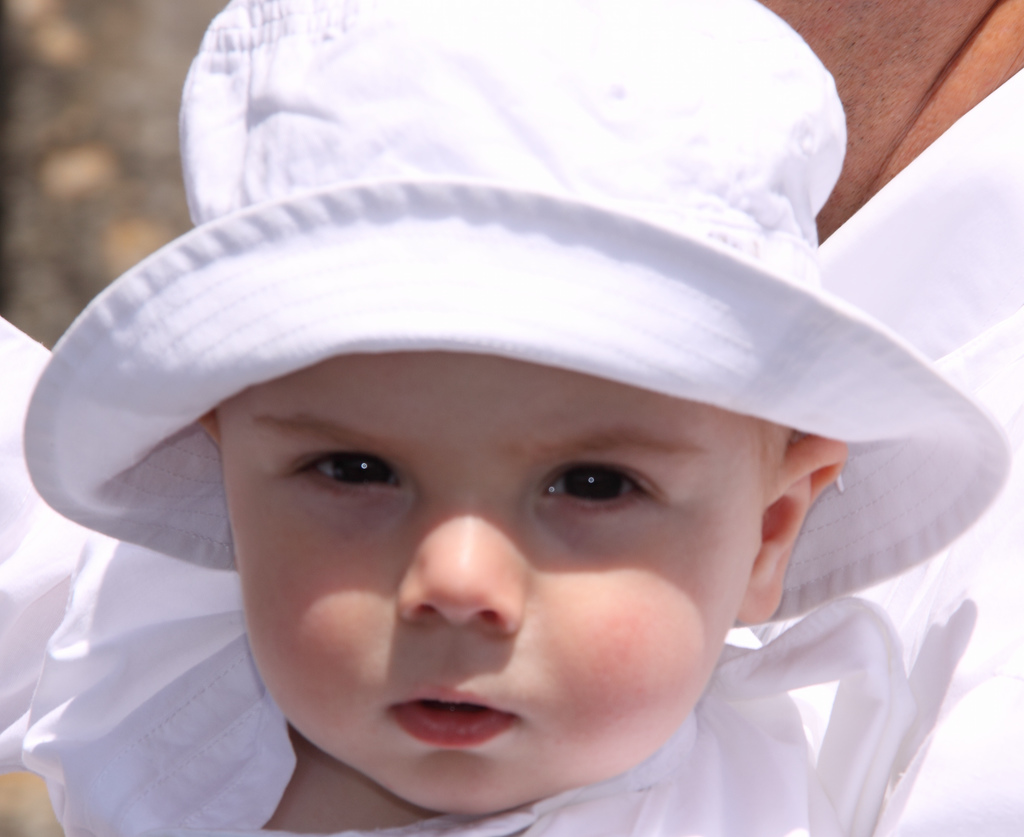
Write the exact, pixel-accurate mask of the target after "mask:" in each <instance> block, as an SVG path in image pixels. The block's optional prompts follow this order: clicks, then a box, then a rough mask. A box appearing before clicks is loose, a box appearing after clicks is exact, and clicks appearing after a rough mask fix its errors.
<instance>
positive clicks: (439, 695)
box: [208, 353, 799, 813]
mask: <svg viewBox="0 0 1024 837" xmlns="http://www.w3.org/2000/svg"><path fill="white" fill-rule="evenodd" d="M208 426H211V427H212V429H213V433H214V435H215V437H217V438H218V440H219V444H220V446H221V453H222V458H223V464H224V475H225V481H226V486H227V491H228V500H229V507H230V513H231V521H232V526H233V529H234V537H235V545H236V550H237V557H236V561H237V567H238V572H239V574H240V576H241V580H242V586H243V591H244V599H245V612H246V619H247V622H248V630H249V636H250V639H251V643H252V648H253V652H254V654H255V658H256V661H257V664H258V666H259V669H260V671H261V673H262V675H263V678H264V680H265V681H266V684H267V686H268V688H269V689H270V692H271V694H272V695H273V696H274V698H275V699H276V701H277V703H278V705H279V706H280V707H281V709H282V710H283V711H284V713H285V715H286V716H287V717H288V719H289V721H290V722H291V724H292V725H293V726H294V727H295V728H296V729H297V730H298V731H299V732H300V733H301V734H302V735H303V736H304V737H305V738H306V739H308V740H309V741H310V742H312V743H313V744H315V745H316V746H317V747H318V748H320V749H321V750H323V751H324V752H325V753H326V754H328V755H329V756H331V757H333V759H337V760H339V761H340V762H342V763H344V764H346V765H348V766H350V767H352V768H355V770H357V771H359V772H360V773H362V774H363V775H364V776H366V777H369V778H370V779H371V780H372V781H373V782H375V783H378V784H379V785H380V786H382V787H383V788H386V789H387V790H389V791H391V792H392V793H394V794H396V795H397V796H399V797H401V798H402V799H404V800H407V801H408V802H411V803H413V804H414V805H417V806H421V807H423V808H427V809H430V810H433V811H444V812H460V813H484V812H493V811H499V810H503V809H506V808H510V807H513V806H517V805H520V804H522V803H525V802H528V801H531V800H535V799H538V798H541V797H545V796H549V795H551V794H554V793H557V792H559V791H562V790H566V789H568V788H572V787H576V786H580V785H585V784H588V783H591V782H595V781H598V780H601V779H605V778H608V777H611V776H613V775H615V774H617V773H620V772H622V771H624V770H626V769H628V768H630V767H632V766H634V765H636V764H638V763H639V762H640V761H642V760H643V759H644V758H646V757H647V756H649V755H650V754H651V753H653V752H654V751H655V750H656V749H657V748H658V747H659V746H660V745H661V744H662V743H664V742H665V740H666V739H667V738H668V737H669V736H670V735H671V734H672V732H673V731H674V730H675V729H676V728H677V727H678V726H679V725H680V723H681V722H682V721H683V720H684V719H685V717H686V715H687V713H689V712H690V710H691V709H692V708H693V706H694V704H695V703H696V701H697V699H698V698H699V696H700V694H701V691H702V689H703V688H704V686H705V684H706V682H707V680H708V678H709V675H710V673H711V671H712V668H713V666H714V664H715V661H716V658H717V657H718V655H719V652H720V650H721V648H722V644H723V641H724V637H725V635H726V632H727V631H728V630H729V628H730V627H732V626H733V624H734V622H735V620H736V619H737V617H739V618H741V619H748V620H753V619H762V618H766V617H767V616H768V615H770V613H771V610H772V609H773V608H774V600H775V599H773V598H772V597H773V596H774V597H775V598H776V599H777V591H776V590H775V587H777V585H778V579H777V578H776V576H779V577H781V570H780V569H772V568H771V567H769V568H768V569H766V568H765V562H767V561H768V560H769V559H771V560H775V559H776V558H778V559H779V560H781V561H782V562H783V563H784V561H785V556H781V557H780V556H772V555H767V557H766V554H767V553H770V552H771V549H770V548H769V547H766V546H765V545H764V544H763V542H762V541H763V537H762V536H763V534H764V533H765V532H768V535H767V538H768V539H769V540H770V539H771V538H774V537H775V536H776V534H777V532H776V530H777V529H779V523H778V520H777V519H776V518H778V517H779V513H777V512H769V513H768V514H767V516H766V510H769V509H770V508H775V507H777V506H778V503H777V502H776V501H777V500H779V496H780V494H781V493H782V491H783V490H784V489H785V487H783V488H780V487H779V483H780V480H779V479H778V478H777V476H778V475H777V473H776V472H778V471H780V470H782V468H781V465H779V464H778V462H777V461H776V460H778V461H781V460H783V459H785V457H786V452H785V450H786V445H785V443H784V442H780V443H779V444H775V445H772V444H770V443H769V444H768V448H769V451H768V452H767V453H766V438H767V437H768V436H769V435H770V434H771V431H773V430H774V431H778V428H769V427H768V426H767V425H765V424H764V423H763V422H760V421H757V420H755V419H751V418H748V417H744V416H740V415H737V414H734V413H729V412H726V411H723V410H719V409H715V408H712V407H709V406H706V405H702V404H697V403H693V402H687V401H682V400H678V399H673V398H669V397H666V396H661V395H657V394H654V393H651V392H647V391H643V390H639V389H634V388H632V387H628V386H623V385H619V384H615V383H610V382H608V381H605V380H601V379H597V378H592V377H588V376H585V375H581V374H575V373H571V372H565V371H560V370H556V369H552V368H548V367H543V366H536V365H532V364H528V363H521V362H516V361H511V360H503V359H499V358H495V357H487V356H478V355H467V354H448V353H409V354H390V355H356V356H347V357H339V358H335V359H333V360H330V361H327V362H325V363H323V364H320V365H319V366H316V367H312V368H309V369H306V370H303V371H300V372H298V373H296V374H293V375H289V376H287V377H285V378H281V379H278V380H275V381H272V382H271V383H268V384H264V385H261V386H257V387H254V388H252V389H250V390H248V391H246V392H244V393H243V394H241V395H239V396H237V397H235V398H233V399H231V400H230V401H228V402H226V403H224V404H223V405H221V407H220V408H218V410H217V412H216V419H214V420H209V423H208ZM772 448H774V450H775V453H774V454H773V453H772V452H771V450H770V449H772ZM783 481H785V480H783ZM783 500H785V498H783ZM779 502H782V501H779ZM773 503H774V504H775V506H773ZM773 515H774V516H773ZM782 516H783V517H785V514H783V515H782ZM797 525H799V524H798V523H797ZM793 536H794V537H795V533H794V534H793ZM766 585H767V587H769V588H771V589H768V590H767V593H766V591H765V589H763V588H765V587H766ZM772 585H774V587H773V586H772ZM769 600H770V601H769ZM766 602H767V603H766Z"/></svg>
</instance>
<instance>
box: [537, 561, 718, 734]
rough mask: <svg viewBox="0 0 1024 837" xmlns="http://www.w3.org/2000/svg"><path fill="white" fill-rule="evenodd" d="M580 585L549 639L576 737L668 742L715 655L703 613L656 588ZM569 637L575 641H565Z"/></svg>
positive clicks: (683, 598)
mask: <svg viewBox="0 0 1024 837" xmlns="http://www.w3.org/2000/svg"><path fill="white" fill-rule="evenodd" d="M633 582H634V583H630V584H619V585H617V584H610V585H601V586H600V588H598V589H594V588H590V589H588V588H587V587H586V586H583V587H582V589H581V590H580V591H579V596H578V597H574V600H575V602H576V604H575V605H574V606H573V608H572V609H571V611H569V612H568V613H565V614H564V616H565V617H566V618H567V620H571V622H572V625H571V626H568V625H564V623H563V627H562V628H561V629H559V630H556V631H555V632H554V634H553V635H554V636H557V637H558V638H559V640H558V658H559V659H558V661H553V664H554V665H556V666H558V667H559V668H560V669H561V670H560V672H559V674H558V679H559V681H560V682H561V684H562V685H563V687H564V689H565V692H566V694H567V695H568V697H569V700H568V701H567V703H568V705H570V706H572V707H574V713H575V714H574V717H573V718H571V719H569V720H568V723H569V724H570V725H572V726H576V727H578V728H579V732H580V733H581V734H587V733H588V731H589V732H590V733H593V731H594V730H595V729H600V728H602V727H604V728H605V729H610V728H621V729H623V730H628V731H630V732H631V734H638V735H642V734H644V731H645V730H649V731H651V733H652V734H654V735H655V736H657V735H660V734H661V733H664V734H665V736H666V737H667V735H669V734H671V732H672V731H673V730H674V729H675V727H676V726H678V724H679V723H681V722H682V720H683V719H684V718H685V716H686V714H687V713H688V712H689V709H690V708H691V707H692V706H693V704H694V703H695V702H696V700H697V699H698V698H699V696H700V693H701V691H702V690H703V688H704V685H705V682H706V680H707V677H708V675H709V673H710V669H711V666H713V661H714V658H716V657H717V652H716V651H714V650H713V649H711V648H710V647H709V641H708V639H707V637H706V631H705V626H704V624H703V622H702V619H701V614H700V612H699V611H698V609H697V608H696V607H694V605H693V603H692V602H691V601H690V600H689V599H688V598H687V597H686V596H685V595H684V594H682V593H681V592H680V591H679V590H678V589H677V588H673V587H667V586H665V585H661V584H653V585H652V584H644V583H636V580H633ZM569 637H572V638H573V639H571V640H570V639H569Z"/></svg>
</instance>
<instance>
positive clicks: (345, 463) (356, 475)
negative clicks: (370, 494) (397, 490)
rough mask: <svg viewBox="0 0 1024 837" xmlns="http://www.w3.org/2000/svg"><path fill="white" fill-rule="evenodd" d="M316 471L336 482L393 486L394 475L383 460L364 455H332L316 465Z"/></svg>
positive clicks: (394, 481)
mask: <svg viewBox="0 0 1024 837" xmlns="http://www.w3.org/2000/svg"><path fill="white" fill-rule="evenodd" d="M316 469H317V470H318V471H319V472H320V473H321V474H323V475H324V476H325V477H330V478H331V479H332V480H336V481H337V482H349V483H367V482H382V483H386V484H388V485H394V484H395V483H396V482H397V480H396V479H395V473H394V471H392V470H391V468H389V467H388V465H387V463H386V462H384V460H383V459H379V458H378V457H376V456H370V455H369V454H366V453H332V454H331V455H330V456H325V457H324V458H323V459H321V460H319V461H318V462H317V463H316Z"/></svg>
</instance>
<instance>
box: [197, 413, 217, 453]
mask: <svg viewBox="0 0 1024 837" xmlns="http://www.w3.org/2000/svg"><path fill="white" fill-rule="evenodd" d="M197 421H198V422H199V426H200V427H202V428H203V430H205V431H206V435H207V436H209V437H210V438H211V439H213V442H214V444H215V445H217V446H218V447H219V446H220V424H219V423H218V421H217V411H216V410H210V412H208V413H206V414H205V415H202V416H200V417H199V418H198V419H197Z"/></svg>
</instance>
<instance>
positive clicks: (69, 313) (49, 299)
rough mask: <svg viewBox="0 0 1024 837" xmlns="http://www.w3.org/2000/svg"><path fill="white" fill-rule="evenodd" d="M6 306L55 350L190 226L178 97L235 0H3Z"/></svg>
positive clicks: (0, 251) (1, 276)
mask: <svg viewBox="0 0 1024 837" xmlns="http://www.w3.org/2000/svg"><path fill="white" fill-rule="evenodd" d="M0 2H2V3H3V17H4V19H3V33H2V34H3V41H2V43H3V111H2V113H3V116H2V119H3V122H2V125H0V142H2V154H3V157H2V159H3V169H2V172H3V192H2V213H3V214H2V219H0V224H2V239H0V313H2V314H3V316H4V317H6V318H7V319H8V320H10V321H11V322H13V323H14V324H15V325H17V326H18V327H19V328H21V329H22V330H23V331H26V332H28V333H29V334H31V335H32V336H33V337H35V338H36V339H37V340H40V341H41V342H43V343H45V344H46V345H48V346H52V345H53V343H54V341H55V340H56V339H57V338H58V337H60V335H61V334H62V333H63V331H64V329H65V328H67V326H68V324H69V323H70V322H71V320H72V319H74V317H75V315H76V314H77V313H78V311H79V310H80V309H81V308H82V306H83V305H84V304H85V303H86V302H88V301H89V300H90V299H91V298H92V297H93V296H95V295H96V293H97V292H99V291H100V290H101V289H102V288H103V287H104V286H105V285H106V284H107V283H108V282H109V281H110V280H111V279H113V278H115V277H116V276H118V275H119V274H120V273H122V272H123V271H124V270H126V269H127V268H129V267H130V266H131V265H133V264H134V263H135V262H137V261H139V259H141V258H142V257H143V256H145V255H147V254H148V253H150V252H151V251H153V250H155V249H156V248H157V247H159V246H161V245H162V244H165V243H166V242H167V241H170V240H171V239H172V238H174V237H175V236H177V235H180V234H181V233H183V232H184V231H185V230H187V229H188V228H189V227H190V222H189V219H188V213H187V211H186V208H185V198H184V192H183V189H182V186H181V175H180V168H179V163H178V131H177V117H178V105H179V102H180V96H181V87H182V84H183V82H184V79H185V74H186V73H187V72H188V66H189V62H190V61H191V59H192V56H193V54H194V53H195V51H196V49H197V48H198V46H199V42H200V40H201V39H202V34H203V30H204V29H205V28H206V25H207V24H208V23H209V21H210V19H211V18H212V17H213V16H214V15H215V14H216V13H217V12H218V11H219V10H220V9H221V8H222V7H223V6H224V5H225V3H226V0H0Z"/></svg>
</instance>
